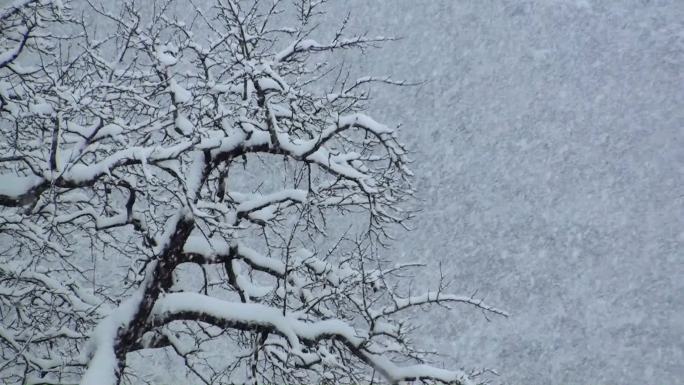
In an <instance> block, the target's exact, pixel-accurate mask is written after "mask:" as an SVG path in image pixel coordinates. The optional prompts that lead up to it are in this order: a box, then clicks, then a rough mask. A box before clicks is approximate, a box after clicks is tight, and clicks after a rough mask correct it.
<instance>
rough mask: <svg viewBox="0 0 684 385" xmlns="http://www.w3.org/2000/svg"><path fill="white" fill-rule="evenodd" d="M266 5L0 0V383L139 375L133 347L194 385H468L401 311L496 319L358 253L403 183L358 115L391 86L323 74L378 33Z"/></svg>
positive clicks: (381, 135) (102, 384)
mask: <svg viewBox="0 0 684 385" xmlns="http://www.w3.org/2000/svg"><path fill="white" fill-rule="evenodd" d="M281 3H284V2H282V1H268V2H266V1H261V2H260V1H234V0H215V1H214V2H213V3H212V4H211V5H209V6H200V5H199V4H195V3H194V2H192V1H188V2H182V3H178V4H174V3H173V2H172V1H156V2H154V3H153V4H147V3H146V2H142V1H140V2H139V3H136V2H135V1H125V2H123V4H121V5H112V6H109V7H107V6H105V2H101V3H97V2H88V5H87V6H85V5H84V4H76V3H74V4H71V5H69V4H66V5H63V4H62V3H61V2H58V1H48V0H19V1H15V2H13V3H11V4H10V5H9V6H5V7H4V8H3V9H2V10H0V30H1V31H2V35H1V40H0V50H1V52H2V53H0V135H2V139H1V140H0V146H1V148H0V153H1V154H2V157H0V185H1V187H0V205H1V206H0V207H2V211H1V212H0V213H1V215H0V245H2V252H1V254H0V258H1V259H0V317H1V318H2V322H1V324H0V356H1V357H2V363H0V378H1V379H2V381H3V382H5V383H10V384H15V383H16V384H19V383H21V384H43V383H44V384H61V383H63V384H70V383H79V382H80V383H81V384H84V385H85V384H97V385H107V384H118V383H120V382H123V383H145V382H149V377H146V375H145V373H142V372H141V371H140V370H134V369H132V368H131V364H132V363H134V362H135V360H136V357H137V359H139V356H135V357H134V355H135V353H136V352H138V353H139V352H143V351H155V350H156V351H162V350H163V351H166V352H173V353H174V354H175V355H177V356H178V357H179V358H180V359H181V360H182V362H183V363H184V365H185V367H186V368H187V371H188V373H189V376H190V377H191V378H192V379H193V381H196V382H198V383H205V384H219V383H233V382H239V381H242V382H248V383H255V384H256V383H259V384H261V383H273V384H276V383H341V384H343V383H365V382H382V381H386V382H389V383H398V382H402V381H411V380H418V379H420V380H423V381H425V382H442V383H459V384H465V383H468V382H469V381H470V380H469V377H468V375H467V374H466V373H463V372H461V371H450V370H444V369H438V368H435V367H431V366H429V365H427V364H426V363H425V362H426V359H427V358H428V356H429V355H430V354H429V352H425V351H422V350H420V349H419V348H417V347H416V346H414V344H413V343H412V341H411V339H410V336H409V334H410V332H411V331H412V326H411V324H410V322H408V320H407V319H406V318H405V317H404V316H403V315H402V314H405V312H406V311H408V310H410V309H412V308H422V307H424V306H428V305H442V306H449V305H450V304H453V303H465V304H470V305H473V306H476V307H478V308H480V309H482V310H484V311H485V312H491V313H496V314H501V315H505V313H503V312H502V311H500V310H497V309H495V308H493V307H490V306H488V305H485V304H484V303H482V301H480V300H478V299H476V298H473V297H471V296H458V295H452V294H449V293H447V292H446V291H445V288H446V283H445V281H444V280H443V279H440V281H439V283H438V285H437V287H436V289H435V290H433V291H427V292H423V293H419V294H415V293H414V290H413V289H411V287H412V286H411V284H410V282H407V278H406V277H409V278H408V279H410V271H411V270H412V269H415V268H417V267H420V266H418V265H415V264H405V265H398V264H395V263H392V261H386V260H383V259H382V257H381V253H382V250H383V247H384V246H385V245H386V244H387V242H389V241H390V240H391V232H392V231H394V230H393V229H395V228H397V227H399V228H400V227H402V226H405V225H406V223H407V221H408V220H410V218H411V216H412V215H413V213H412V212H411V211H410V210H408V209H406V207H407V206H406V203H405V202H406V201H407V200H409V199H410V198H411V197H412V196H413V187H412V185H411V176H412V175H411V172H410V170H409V168H408V166H409V160H408V157H407V151H406V149H405V148H404V146H403V145H402V144H401V143H400V142H399V141H398V139H397V135H396V133H395V132H394V130H392V129H390V128H388V127H387V126H384V125H382V124H380V123H378V122H376V121H375V120H373V119H372V118H371V117H369V116H368V115H366V114H364V111H365V110H366V109H367V101H368V97H369V93H370V87H371V85H372V84H373V83H378V82H381V83H387V84H402V83H400V82H395V81H393V80H392V79H390V78H387V77H380V78H378V77H362V78H358V79H354V80H352V79H351V76H350V74H349V72H348V70H347V69H346V68H345V67H344V66H342V65H338V64H335V63H334V61H333V62H332V64H331V63H329V61H331V60H334V59H335V57H336V56H335V55H336V53H337V52H338V51H341V50H345V49H361V50H363V49H365V48H367V47H371V46H373V45H375V44H378V43H381V42H382V41H385V40H387V39H386V38H382V37H379V38H372V37H369V36H367V35H356V36H352V37H350V38H346V37H344V32H345V27H346V26H347V22H348V17H347V18H345V19H342V20H340V21H339V25H340V28H339V30H337V33H335V34H333V35H332V36H330V38H329V39H328V40H325V41H327V42H325V43H321V42H319V41H317V40H313V36H314V35H315V34H316V33H317V29H316V26H317V21H316V20H317V19H318V18H319V17H320V16H321V14H322V12H321V6H322V4H323V3H324V1H318V2H315V1H310V0H301V1H297V2H295V5H290V3H289V2H288V3H287V4H288V5H287V6H285V4H281ZM70 6H79V7H85V8H86V9H87V11H86V12H85V13H82V15H81V16H77V12H75V11H74V10H73V9H72V8H70ZM86 14H87V15H90V18H89V20H90V21H87V18H86V17H85V16H84V15H86ZM283 25H287V26H286V27H284V26H283ZM340 229H343V231H342V230H340ZM216 351H219V352H222V353H221V354H219V355H216V354H212V352H216Z"/></svg>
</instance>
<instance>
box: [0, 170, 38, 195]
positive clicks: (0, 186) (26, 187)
mask: <svg viewBox="0 0 684 385" xmlns="http://www.w3.org/2000/svg"><path fill="white" fill-rule="evenodd" d="M41 182H43V179H42V178H40V177H37V176H34V175H29V176H18V175H14V174H0V196H3V195H4V196H6V197H10V198H18V197H20V196H21V195H23V194H25V193H27V192H28V191H30V190H31V189H32V188H34V187H36V186H37V185H38V184H40V183H41Z"/></svg>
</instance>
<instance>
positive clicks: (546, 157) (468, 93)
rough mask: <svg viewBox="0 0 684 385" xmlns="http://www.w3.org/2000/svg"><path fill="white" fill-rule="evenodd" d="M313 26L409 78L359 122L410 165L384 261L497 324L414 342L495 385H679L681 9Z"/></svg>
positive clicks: (475, 11)
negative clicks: (409, 221)
mask: <svg viewBox="0 0 684 385" xmlns="http://www.w3.org/2000/svg"><path fill="white" fill-rule="evenodd" d="M333 9H334V12H333V13H332V14H331V15H330V20H331V23H332V24H331V26H332V25H334V23H335V21H336V20H337V21H339V18H341V17H343V16H344V14H346V12H347V11H348V10H350V9H351V10H352V16H353V20H354V23H355V25H356V26H357V27H358V28H359V30H367V31H369V32H370V33H371V34H372V35H375V34H386V35H399V36H402V37H403V39H402V40H400V41H397V42H394V43H391V44H388V45H386V46H385V47H384V48H383V49H381V50H377V51H371V52H368V53H367V55H366V56H365V57H364V58H361V59H360V60H361V61H362V64H361V65H360V67H361V68H362V69H365V70H367V71H369V72H371V73H373V74H391V75H393V76H394V77H396V78H404V79H409V80H426V81H427V83H426V84H424V85H422V86H419V87H413V88H404V89H397V88H385V89H382V90H380V91H379V92H377V93H375V95H374V100H375V105H374V108H373V109H372V110H371V113H373V114H374V116H376V118H378V119H380V120H382V121H384V122H386V123H388V124H390V125H396V124H402V126H403V127H402V129H401V133H402V135H403V138H404V140H405V141H406V142H407V144H408V145H409V148H411V149H413V150H414V151H415V155H414V157H413V158H414V159H415V164H414V165H413V169H414V171H416V174H417V175H418V182H419V186H420V188H419V197H420V199H421V202H420V206H421V208H422V209H423V210H424V211H423V212H422V213H421V214H420V215H419V216H418V218H417V220H416V221H415V222H414V227H415V228H416V230H415V231H414V232H412V233H409V234H402V236H401V237H400V239H399V242H398V244H397V245H396V249H395V250H394V251H395V252H396V253H397V254H398V255H399V257H400V258H405V259H418V260H422V261H426V262H428V263H430V264H431V265H432V266H436V265H437V264H438V263H440V262H441V263H442V268H443V270H444V271H445V272H447V276H448V277H449V278H451V279H453V280H454V284H453V288H454V289H465V290H466V291H474V290H475V289H478V290H479V291H478V293H479V294H486V295H487V298H488V300H489V302H491V303H494V304H496V305H500V306H502V307H504V308H506V309H507V310H509V311H510V312H511V313H512V314H513V315H512V317H510V318H509V319H506V320H503V319H500V318H498V319H497V318H492V319H491V322H487V321H486V320H485V319H484V317H482V315H480V314H479V313H476V312H474V311H472V310H469V309H465V310H463V309H457V311H456V312H455V313H447V312H441V313H437V317H436V318H428V317H427V316H425V317H426V318H425V320H424V321H425V322H424V325H425V326H424V327H423V329H422V330H421V333H422V335H424V336H426V338H425V339H424V340H422V343H423V344H424V345H427V346H431V347H434V348H435V349H436V350H438V351H443V352H447V353H448V354H449V356H450V358H447V359H446V362H454V363H457V364H458V365H463V366H464V367H466V368H472V367H478V366H487V367H490V368H494V369H496V370H497V371H499V372H500V373H501V376H500V377H498V379H497V381H501V382H503V383H507V384H528V385H534V384H540V385H541V384H564V385H565V384H626V385H628V384H635V385H636V384H656V383H658V384H682V383H684V382H683V381H684V263H683V258H684V255H683V254H684V76H683V74H682V70H683V68H684V67H683V65H684V1H681V0H669V1H648V0H641V1H636V0H634V1H633V0H618V1H592V0H586V1H574V2H573V1H560V0H557V1H551V0H540V1H512V0H511V1H502V0H497V1H493V0H492V1H489V0H487V1H480V0H468V1H466V0H429V1H428V0H422V1H416V0H391V1H390V0H385V1H361V0H354V1H345V2H337V3H336V4H334V5H333ZM331 28H332V27H331ZM435 270H436V269H433V270H432V272H433V273H434V272H435ZM426 275H427V274H426ZM456 291H459V290H456ZM461 310H462V311H461Z"/></svg>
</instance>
